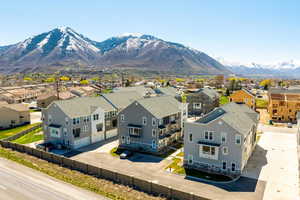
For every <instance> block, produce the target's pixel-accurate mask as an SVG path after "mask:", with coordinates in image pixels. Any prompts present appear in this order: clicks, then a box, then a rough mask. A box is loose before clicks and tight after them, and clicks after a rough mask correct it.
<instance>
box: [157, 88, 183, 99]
mask: <svg viewBox="0 0 300 200" xmlns="http://www.w3.org/2000/svg"><path fill="white" fill-rule="evenodd" d="M155 91H156V92H157V93H159V94H165V95H170V96H173V97H174V96H177V95H178V92H177V89H176V88H173V87H160V88H156V89H155Z"/></svg>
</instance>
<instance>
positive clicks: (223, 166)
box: [222, 161, 227, 170]
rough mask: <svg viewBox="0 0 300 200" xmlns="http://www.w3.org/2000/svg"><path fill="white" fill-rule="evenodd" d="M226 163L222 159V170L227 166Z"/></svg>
mask: <svg viewBox="0 0 300 200" xmlns="http://www.w3.org/2000/svg"><path fill="white" fill-rule="evenodd" d="M226 164H227V163H226V161H223V162H222V169H223V170H226V168H227V166H226Z"/></svg>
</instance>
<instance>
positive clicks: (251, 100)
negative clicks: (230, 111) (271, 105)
mask: <svg viewBox="0 0 300 200" xmlns="http://www.w3.org/2000/svg"><path fill="white" fill-rule="evenodd" d="M229 101H230V102H236V103H242V104H246V105H247V106H249V108H252V109H253V110H255V109H256V101H255V95H254V94H252V93H251V92H250V91H249V90H247V89H241V90H237V91H234V92H233V93H232V94H231V95H230V97H229Z"/></svg>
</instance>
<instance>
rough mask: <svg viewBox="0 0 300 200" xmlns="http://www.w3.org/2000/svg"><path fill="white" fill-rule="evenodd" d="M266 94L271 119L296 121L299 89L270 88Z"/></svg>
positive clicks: (299, 106)
mask: <svg viewBox="0 0 300 200" xmlns="http://www.w3.org/2000/svg"><path fill="white" fill-rule="evenodd" d="M268 96H269V105H268V112H269V114H270V119H271V120H273V121H275V122H293V123H296V121H297V117H296V115H297V112H298V111H300V89H283V88H271V89H269V92H268Z"/></svg>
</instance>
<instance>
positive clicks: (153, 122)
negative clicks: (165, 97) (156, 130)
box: [152, 117, 156, 126]
mask: <svg viewBox="0 0 300 200" xmlns="http://www.w3.org/2000/svg"><path fill="white" fill-rule="evenodd" d="M152 126H156V119H155V118H154V117H153V118H152Z"/></svg>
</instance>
